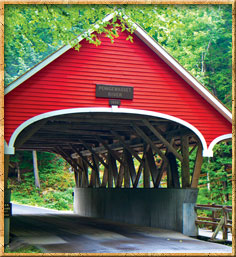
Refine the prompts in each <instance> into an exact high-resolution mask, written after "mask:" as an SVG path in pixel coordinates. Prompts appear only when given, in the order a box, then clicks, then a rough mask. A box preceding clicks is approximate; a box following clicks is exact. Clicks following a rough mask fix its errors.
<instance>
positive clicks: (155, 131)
mask: <svg viewBox="0 0 236 257" xmlns="http://www.w3.org/2000/svg"><path fill="white" fill-rule="evenodd" d="M143 123H144V124H145V125H146V126H147V127H148V128H149V129H150V130H151V131H152V133H153V134H154V135H155V136H156V137H157V138H158V139H159V140H160V141H161V142H162V143H163V144H164V145H165V146H166V147H167V148H168V150H169V151H170V152H172V153H173V154H174V155H175V156H176V158H178V159H179V160H180V161H181V162H182V161H183V157H182V156H181V155H180V154H179V153H178V152H177V151H176V150H175V148H174V147H173V146H172V145H171V144H170V143H169V142H168V141H167V140H166V139H165V138H164V137H163V136H162V135H161V133H160V132H158V131H157V129H155V128H154V127H153V126H152V124H151V123H150V122H149V121H147V120H143Z"/></svg>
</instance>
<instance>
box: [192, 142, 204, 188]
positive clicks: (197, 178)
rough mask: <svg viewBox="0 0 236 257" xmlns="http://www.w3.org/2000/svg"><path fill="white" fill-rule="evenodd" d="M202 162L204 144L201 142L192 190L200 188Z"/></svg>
mask: <svg viewBox="0 0 236 257" xmlns="http://www.w3.org/2000/svg"><path fill="white" fill-rule="evenodd" d="M202 162H203V156H202V144H201V143H200V142H199V144H198V149H197V156H196V160H195V165H194V170H193V177H192V183H191V187H192V188H197V186H198V180H199V177H200V173H201V167H202Z"/></svg>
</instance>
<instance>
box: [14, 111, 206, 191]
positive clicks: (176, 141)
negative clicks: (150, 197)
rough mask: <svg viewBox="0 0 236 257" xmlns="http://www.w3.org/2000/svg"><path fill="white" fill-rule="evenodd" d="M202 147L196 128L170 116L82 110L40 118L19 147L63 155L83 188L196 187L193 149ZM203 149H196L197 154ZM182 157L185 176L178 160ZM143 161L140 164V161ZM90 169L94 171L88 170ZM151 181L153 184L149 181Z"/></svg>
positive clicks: (25, 132)
mask: <svg viewBox="0 0 236 257" xmlns="http://www.w3.org/2000/svg"><path fill="white" fill-rule="evenodd" d="M197 146H198V148H199V151H198V152H200V151H201V149H202V146H201V143H200V142H199V140H198V138H197V136H196V135H195V134H194V132H193V131H191V130H190V129H188V128H187V127H184V126H183V125H181V124H178V123H176V122H173V121H171V120H167V119H162V118H155V117H150V116H144V115H135V114H118V113H86V114H85V113H83V114H66V115H60V116H54V117H50V118H47V119H43V120H41V121H38V122H36V123H34V124H32V125H30V126H28V127H27V128H26V129H24V130H23V131H22V132H21V133H20V135H19V136H18V137H17V140H16V143H15V147H16V149H17V150H37V151H48V152H54V153H57V154H60V155H61V156H62V157H63V158H64V159H65V160H66V161H67V162H68V163H69V164H70V165H71V166H72V167H73V169H74V171H75V178H76V184H77V186H78V187H126V188H127V187H138V186H139V187H140V183H139V179H140V177H141V176H143V185H142V186H143V187H146V188H148V187H159V185H160V181H161V178H162V176H163V174H164V173H165V174H167V184H168V187H174V188H180V187H183V188H186V187H191V186H192V187H196V182H194V176H193V177H192V179H191V178H190V172H189V154H190V153H191V152H192V151H194V149H195V148H196V147H197ZM198 155H199V154H196V158H199V157H198ZM177 159H178V160H179V161H180V162H181V170H182V171H181V177H182V179H181V180H180V178H179V174H178V171H177V162H176V160H177ZM137 164H138V165H137ZM88 168H90V169H91V175H88ZM150 180H151V181H152V183H151V184H150Z"/></svg>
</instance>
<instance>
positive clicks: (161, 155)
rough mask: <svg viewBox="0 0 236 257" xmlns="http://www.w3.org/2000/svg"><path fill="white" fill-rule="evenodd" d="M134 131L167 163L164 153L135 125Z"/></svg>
mask: <svg viewBox="0 0 236 257" xmlns="http://www.w3.org/2000/svg"><path fill="white" fill-rule="evenodd" d="M133 128H134V130H135V131H136V132H137V134H138V135H139V136H140V137H141V138H142V139H143V140H144V141H145V142H146V143H147V144H150V146H151V147H152V148H153V149H154V150H155V151H156V152H157V153H158V154H159V155H160V157H161V158H162V159H163V160H165V161H167V159H166V156H165V155H164V154H163V153H162V151H161V150H160V149H159V148H158V147H157V146H156V145H155V144H154V143H153V141H152V140H151V139H150V138H149V137H148V136H147V135H146V134H145V133H144V132H143V131H142V130H141V129H140V128H139V127H138V126H136V125H135V124H133Z"/></svg>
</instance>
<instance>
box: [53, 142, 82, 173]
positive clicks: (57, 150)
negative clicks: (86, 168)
mask: <svg viewBox="0 0 236 257" xmlns="http://www.w3.org/2000/svg"><path fill="white" fill-rule="evenodd" d="M54 151H55V152H57V153H58V154H59V155H61V156H62V157H63V158H64V159H65V160H66V161H67V162H68V163H69V164H70V165H71V166H72V167H73V168H74V169H75V170H78V168H79V169H81V170H82V169H83V168H82V167H81V166H80V165H79V164H78V163H76V161H75V160H73V158H71V157H70V155H69V154H67V153H66V152H65V151H64V150H63V148H62V147H61V146H57V147H55V150H54Z"/></svg>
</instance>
